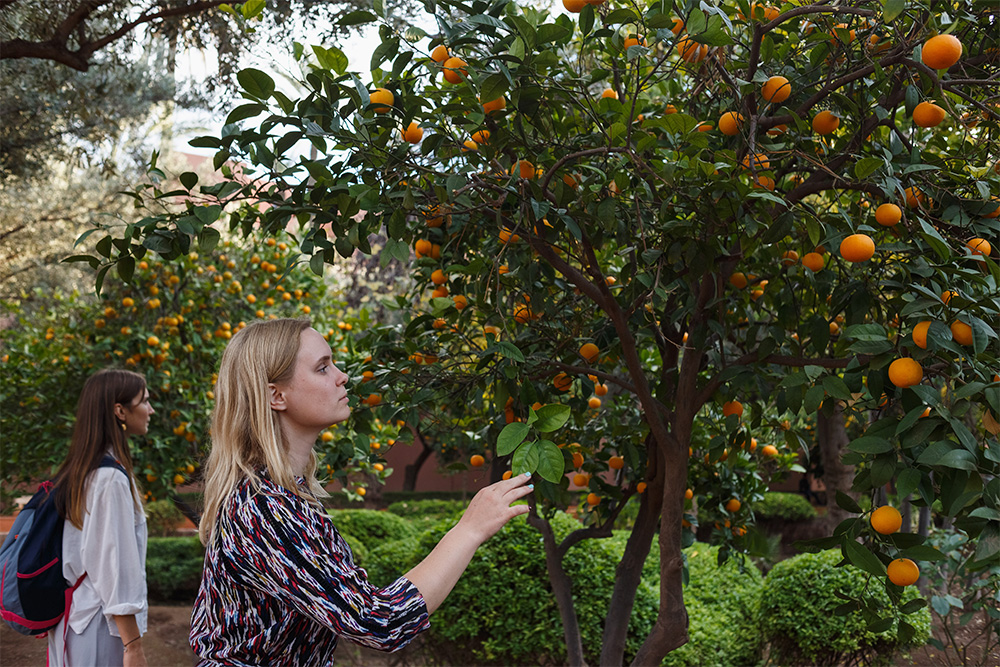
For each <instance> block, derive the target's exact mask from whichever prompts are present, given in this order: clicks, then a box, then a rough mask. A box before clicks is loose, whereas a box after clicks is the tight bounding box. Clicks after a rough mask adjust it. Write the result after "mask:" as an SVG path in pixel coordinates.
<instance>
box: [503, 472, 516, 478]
mask: <svg viewBox="0 0 1000 667" xmlns="http://www.w3.org/2000/svg"><path fill="white" fill-rule="evenodd" d="M513 474H514V473H513V472H511V471H510V470H507V471H505V472H504V474H503V478H504V479H510V477H511V475H513Z"/></svg>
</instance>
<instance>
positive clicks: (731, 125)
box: [719, 111, 743, 137]
mask: <svg viewBox="0 0 1000 667" xmlns="http://www.w3.org/2000/svg"><path fill="white" fill-rule="evenodd" d="M742 123H743V116H742V115H740V114H738V113H736V112H735V111H727V112H726V113H724V114H722V117H721V118H719V131H720V132H722V133H723V134H725V135H727V136H730V137H732V136H735V135H736V134H737V133H738V132H739V131H740V124H742Z"/></svg>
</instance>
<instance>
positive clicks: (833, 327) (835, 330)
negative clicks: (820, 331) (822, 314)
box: [830, 322, 840, 336]
mask: <svg viewBox="0 0 1000 667" xmlns="http://www.w3.org/2000/svg"><path fill="white" fill-rule="evenodd" d="M839 333H840V325H839V324H837V323H836V322H830V335H831V336H836V335H837V334H839Z"/></svg>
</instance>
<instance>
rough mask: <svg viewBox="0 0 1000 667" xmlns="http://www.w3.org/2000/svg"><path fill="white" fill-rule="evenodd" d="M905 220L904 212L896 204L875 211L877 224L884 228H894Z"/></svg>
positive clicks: (885, 205)
mask: <svg viewBox="0 0 1000 667" xmlns="http://www.w3.org/2000/svg"><path fill="white" fill-rule="evenodd" d="M902 219H903V210H902V209H901V208H899V207H898V206H896V205H895V204H882V205H881V206H879V207H878V208H877V209H875V222H877V223H878V224H880V225H882V226H883V227H892V226H893V225H895V224H896V223H897V222H899V221H900V220H902Z"/></svg>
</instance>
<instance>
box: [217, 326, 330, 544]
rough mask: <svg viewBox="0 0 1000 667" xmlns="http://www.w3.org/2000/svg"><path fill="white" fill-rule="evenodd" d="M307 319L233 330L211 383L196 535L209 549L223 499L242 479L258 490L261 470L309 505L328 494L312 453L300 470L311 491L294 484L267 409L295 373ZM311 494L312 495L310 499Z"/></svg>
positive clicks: (281, 440)
mask: <svg viewBox="0 0 1000 667" xmlns="http://www.w3.org/2000/svg"><path fill="white" fill-rule="evenodd" d="M309 326H310V322H309V320H306V319H278V320H262V321H259V322H254V323H252V324H250V325H248V326H247V327H246V328H244V329H242V330H241V331H239V332H237V334H236V335H235V336H233V338H232V340H230V341H229V345H227V346H226V351H225V352H223V354H222V361H221V363H220V365H219V378H218V380H217V381H216V383H215V409H214V410H213V412H212V451H211V452H210V453H209V455H208V461H207V463H206V465H205V469H206V470H205V508H204V513H203V514H202V519H201V525H200V526H199V528H198V536H199V537H200V538H201V542H202V544H205V545H207V544H208V543H209V541H210V540H211V539H212V537H213V536H214V534H215V526H216V522H217V520H218V518H219V513H220V512H221V510H222V505H223V503H225V501H226V498H228V497H229V495H230V494H231V493H232V492H233V490H234V489H236V487H237V486H238V485H239V484H240V483H241V482H242V481H243V480H244V479H247V478H249V479H250V482H251V484H252V485H253V486H254V487H255V488H257V489H259V488H260V485H261V480H260V476H259V472H260V470H261V469H262V468H267V474H268V477H269V478H270V480H271V481H272V482H274V483H275V484H278V485H279V486H282V487H284V488H285V489H287V490H289V491H290V492H292V493H294V494H296V495H298V496H299V497H301V498H304V499H305V500H307V501H309V502H313V503H316V504H319V502H318V501H317V500H316V498H317V497H322V496H326V495H327V493H326V491H324V490H323V487H322V486H321V485H320V483H319V481H318V480H317V479H316V454H315V452H313V453H312V454H311V455H310V458H309V464H308V465H307V467H306V470H305V471H304V474H305V478H306V484H307V486H308V489H309V493H303V492H301V490H300V489H299V486H298V484H297V483H296V481H295V473H294V472H293V471H292V468H291V466H290V465H289V461H288V456H287V452H288V443H287V442H286V441H285V438H284V434H283V433H282V431H281V425H280V423H279V421H278V413H277V412H275V411H274V410H272V409H271V405H270V398H271V392H270V391H269V389H268V384H270V383H276V384H280V383H285V382H288V381H289V380H291V378H292V375H293V374H294V372H295V360H296V357H297V356H298V353H299V344H300V341H301V335H302V332H303V331H305V330H306V329H308V328H309ZM310 494H311V495H310Z"/></svg>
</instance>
